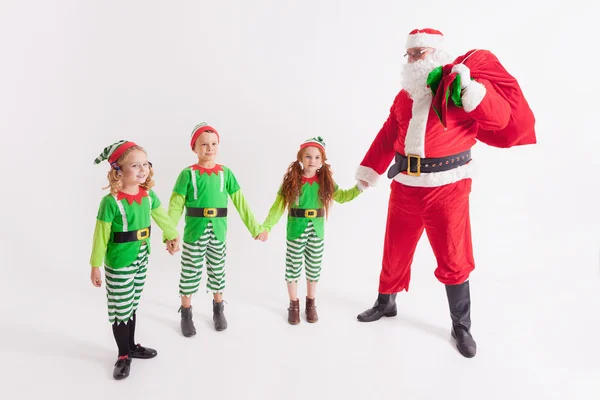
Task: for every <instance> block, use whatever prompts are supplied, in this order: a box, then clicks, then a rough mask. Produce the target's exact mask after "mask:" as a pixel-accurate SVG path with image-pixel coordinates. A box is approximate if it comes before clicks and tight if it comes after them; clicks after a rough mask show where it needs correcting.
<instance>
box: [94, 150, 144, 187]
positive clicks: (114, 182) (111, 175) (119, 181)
mask: <svg viewBox="0 0 600 400" xmlns="http://www.w3.org/2000/svg"><path fill="white" fill-rule="evenodd" d="M134 150H140V151H143V152H144V153H146V150H144V149H143V148H142V147H141V146H133V147H130V148H128V149H127V150H125V152H124V153H123V155H121V157H119V159H118V160H117V161H116V163H117V166H118V167H119V168H121V167H122V166H123V164H124V163H125V159H126V158H127V156H128V155H129V153H131V152H132V151H134ZM146 154H148V153H146ZM119 172H120V171H119V170H117V169H116V168H111V169H110V171H108V174H107V175H106V177H107V178H108V186H106V187H103V188H102V189H103V190H106V189H108V188H110V194H112V195H113V196H116V195H117V193H119V191H120V190H121V189H122V188H123V176H122V175H120V174H119ZM153 176H154V170H153V169H152V165H150V170H149V172H148V177H147V178H146V182H144V183H142V184H141V185H140V187H142V188H144V189H146V190H150V189H152V187H153V186H154V181H153V180H152V177H153Z"/></svg>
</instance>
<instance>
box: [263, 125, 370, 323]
mask: <svg viewBox="0 0 600 400" xmlns="http://www.w3.org/2000/svg"><path fill="white" fill-rule="evenodd" d="M326 160H327V156H326V154H325V142H324V141H323V138H322V137H320V136H319V137H315V138H310V139H308V140H306V141H305V142H304V143H303V144H301V145H300V150H299V151H298V153H297V154H296V160H295V161H294V162H292V163H291V164H290V166H289V168H288V170H287V172H286V174H285V175H284V177H283V183H282V184H281V187H280V189H279V191H278V193H277V198H276V199H275V203H274V204H273V206H272V207H271V209H270V211H269V215H268V216H267V218H266V219H265V222H264V223H263V228H264V231H263V232H262V233H261V234H260V235H259V236H258V237H257V238H258V239H259V240H261V241H265V240H266V239H267V237H268V232H270V231H271V229H272V228H273V226H275V224H277V222H278V221H279V219H280V218H281V216H282V215H283V213H284V212H285V210H286V208H287V209H288V220H287V252H286V273H285V279H286V281H287V284H288V294H289V298H290V306H289V308H288V322H289V323H290V324H292V325H296V324H299V323H300V300H299V299H298V297H297V294H298V293H297V292H298V279H299V278H300V274H301V272H302V258H304V262H305V266H306V267H305V268H306V269H305V274H306V285H307V295H306V309H305V313H306V320H307V321H308V322H311V323H313V322H317V321H318V320H319V317H318V315H317V307H316V305H315V295H316V289H317V282H318V281H319V278H320V276H321V262H322V260H323V252H324V239H325V216H326V215H328V213H329V208H330V206H331V204H332V200H333V201H337V202H338V203H346V202H349V201H351V200H354V199H355V198H356V197H357V196H358V195H359V194H360V193H361V192H362V190H363V189H364V187H363V186H361V184H360V183H358V185H357V186H355V187H353V188H352V189H348V190H342V189H339V187H338V185H337V184H336V183H335V182H334V180H333V176H332V172H331V167H330V166H329V164H327V163H326V162H325V161H326Z"/></svg>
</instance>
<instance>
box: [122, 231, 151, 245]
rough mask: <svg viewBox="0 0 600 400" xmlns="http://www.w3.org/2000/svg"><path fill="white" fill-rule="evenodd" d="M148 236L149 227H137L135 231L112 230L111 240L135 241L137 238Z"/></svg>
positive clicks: (142, 238)
mask: <svg viewBox="0 0 600 400" xmlns="http://www.w3.org/2000/svg"><path fill="white" fill-rule="evenodd" d="M149 237H150V227H147V228H142V229H138V230H137V231H129V232H114V233H113V242H115V243H127V242H137V241H138V240H144V239H148V238H149Z"/></svg>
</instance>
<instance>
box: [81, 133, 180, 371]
mask: <svg viewBox="0 0 600 400" xmlns="http://www.w3.org/2000/svg"><path fill="white" fill-rule="evenodd" d="M103 160H107V161H108V163H109V164H110V167H111V169H110V171H109V172H108V181H109V186H107V187H106V188H105V189H107V188H110V194H107V195H106V196H104V197H103V198H102V201H101V202H100V209H99V210H98V216H97V219H96V228H95V231H94V241H93V247H92V255H91V259H90V264H91V266H92V272H91V280H92V284H93V285H94V286H96V287H100V286H101V285H102V278H101V274H100V267H101V266H102V264H103V262H104V270H105V276H106V297H107V301H108V320H109V322H110V323H111V324H112V331H113V335H114V337H115V341H116V342H117V347H118V349H119V357H118V360H117V362H116V363H115V366H114V371H113V377H114V378H115V379H123V378H127V377H128V376H129V371H130V368H131V359H132V358H153V357H156V355H157V352H156V350H154V349H151V348H149V347H142V346H141V345H139V344H136V343H135V326H136V322H137V317H136V311H137V309H138V306H139V303H140V298H141V295H142V290H143V289H144V283H145V281H146V266H147V264H148V256H149V254H150V219H151V218H152V219H154V221H155V222H156V223H157V224H158V226H159V227H160V228H161V229H162V231H163V232H164V235H165V237H166V238H168V239H170V240H171V242H170V246H171V247H170V249H169V252H170V253H171V254H173V253H174V252H175V251H176V250H177V249H178V247H179V237H178V233H177V229H176V227H175V225H174V224H173V223H172V222H171V219H170V218H169V216H168V214H167V212H166V211H165V209H164V208H162V207H161V204H160V200H159V199H158V197H157V196H156V194H155V193H154V191H153V190H151V189H152V187H153V186H154V181H153V180H152V175H153V174H154V173H153V171H152V164H151V163H150V162H148V158H147V155H146V152H145V151H144V149H142V148H141V147H140V146H138V145H137V144H135V143H133V142H129V141H125V140H121V141H119V142H117V143H114V144H113V145H111V146H108V147H106V148H105V149H104V151H103V152H102V154H100V155H99V156H98V157H97V158H96V159H95V160H94V164H99V163H100V162H102V161H103Z"/></svg>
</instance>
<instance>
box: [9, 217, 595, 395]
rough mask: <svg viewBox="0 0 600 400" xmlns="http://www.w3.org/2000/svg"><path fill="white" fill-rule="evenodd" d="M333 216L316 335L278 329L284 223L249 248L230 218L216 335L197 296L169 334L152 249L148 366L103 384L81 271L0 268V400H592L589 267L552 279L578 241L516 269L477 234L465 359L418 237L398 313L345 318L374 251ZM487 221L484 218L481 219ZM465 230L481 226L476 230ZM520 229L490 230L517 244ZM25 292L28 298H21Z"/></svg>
mask: <svg viewBox="0 0 600 400" xmlns="http://www.w3.org/2000/svg"><path fill="white" fill-rule="evenodd" d="M382 212H383V211H382ZM336 213H337V214H336V215H337V216H336V217H335V219H334V218H333V217H332V219H333V220H334V221H335V222H331V223H330V226H329V231H328V234H329V235H330V236H331V237H334V235H335V236H336V237H339V238H340V241H337V242H335V241H333V240H331V241H329V242H328V245H327V252H326V257H325V264H324V272H323V275H322V282H321V284H320V288H319V296H318V303H317V304H318V311H319V315H320V321H319V322H318V323H316V324H309V323H307V322H306V321H305V320H304V319H303V321H302V322H301V323H300V325H298V326H290V325H288V324H287V322H286V307H287V299H286V292H285V285H284V282H283V280H282V273H283V271H282V267H281V265H280V262H279V261H280V260H281V258H282V256H283V251H284V249H283V238H282V237H281V236H282V234H283V229H284V224H280V225H278V226H277V228H276V230H275V232H274V233H273V236H272V238H271V241H270V242H267V243H266V244H263V243H258V242H252V241H251V239H248V237H247V235H246V233H244V232H243V231H242V230H241V229H239V228H241V227H240V226H239V225H238V223H239V222H233V221H235V220H234V219H232V225H233V228H232V232H231V233H230V245H229V258H228V260H229V261H228V280H227V282H228V287H227V292H226V300H227V304H226V315H227V318H228V321H229V328H228V329H227V330H226V331H224V332H216V331H214V329H213V327H212V319H211V318H212V314H211V297H210V295H208V294H205V293H202V294H200V295H199V296H198V297H197V298H196V299H195V302H194V305H195V316H194V318H195V323H196V327H197V330H198V334H197V335H196V336H195V337H193V338H184V337H183V336H182V335H181V333H180V331H179V314H178V313H177V310H178V296H177V293H176V290H177V279H178V259H177V258H171V257H170V256H169V255H168V254H167V253H166V252H164V251H163V249H162V248H160V244H159V243H158V242H153V243H154V244H155V251H154V253H153V256H152V258H151V264H150V270H149V271H150V272H149V274H148V281H147V286H146V289H145V292H144V295H143V300H142V303H141V308H140V310H139V314H138V315H139V317H138V318H139V322H138V328H137V333H138V334H137V341H139V342H141V343H142V344H145V345H148V346H150V347H154V348H156V349H157V350H158V351H159V355H158V357H156V358H155V359H152V360H134V362H133V364H132V370H131V375H130V377H129V378H128V379H126V380H124V381H119V382H117V381H114V380H113V378H112V376H111V374H112V366H113V363H114V361H115V358H116V347H115V345H114V341H113V338H112V334H111V330H110V325H109V324H108V322H107V321H106V320H105V316H106V311H105V302H104V288H102V289H96V288H93V287H92V286H91V284H90V283H89V281H88V273H89V272H88V267H86V266H85V265H81V268H77V267H75V266H73V265H56V264H55V263H46V262H45V261H44V260H46V259H49V258H51V259H53V258H54V257H45V258H44V256H42V255H40V254H37V253H34V254H30V255H29V258H28V259H29V262H31V264H23V265H20V266H19V267H18V268H11V269H6V270H5V271H4V272H3V275H4V276H3V278H2V295H3V296H7V298H12V299H13V300H14V299H16V298H17V299H18V302H17V303H15V302H14V301H13V302H12V305H11V303H10V302H9V303H7V302H4V301H3V302H2V304H4V305H6V304H9V306H7V307H6V308H5V309H4V311H3V316H2V327H3V328H2V340H1V341H0V351H1V353H2V359H3V372H2V375H3V382H4V383H3V388H2V392H3V393H12V394H13V395H14V396H15V397H11V398H18V399H38V398H45V397H46V396H48V395H50V394H51V395H53V396H54V395H60V396H61V397H62V396H78V397H79V396H85V398H87V399H106V398H111V396H115V395H116V393H119V395H120V396H121V395H122V396H123V397H124V398H129V396H133V397H132V398H144V399H166V398H222V399H241V398H251V399H281V398H288V399H306V398H315V399H330V398H336V399H337V398H340V399H343V398H350V399H365V398H405V399H432V398H446V399H462V400H465V399H507V398H510V399H513V398H514V399H532V398H536V399H564V398H569V399H595V398H598V397H597V396H598V394H600V383H599V379H598V376H599V372H600V368H599V365H600V364H599V362H598V360H599V359H600V352H599V349H600V347H599V344H598V343H599V341H598V337H599V336H598V328H599V326H600V324H599V313H598V306H599V304H598V293H599V289H600V288H599V285H598V279H597V275H598V271H595V272H591V274H594V275H596V279H582V278H581V277H576V276H570V275H569V274H570V273H569V268H573V270H574V268H576V267H577V265H576V264H572V265H569V264H566V263H565V264H564V269H563V271H564V274H559V273H557V272H558V271H560V264H561V263H562V260H561V259H560V255H561V254H563V255H564V256H567V254H566V252H567V250H566V249H569V248H571V249H575V246H576V245H577V243H579V245H580V246H585V244H584V243H581V242H576V241H575V242H570V243H569V242H566V241H565V242H562V246H563V247H561V246H558V243H547V244H542V243H538V244H535V243H534V244H533V245H532V246H533V247H531V246H530V247H528V250H527V251H530V252H532V253H537V254H539V255H540V256H541V258H540V260H539V261H540V262H539V263H538V264H532V263H529V262H525V261H519V260H528V259H530V258H527V257H524V256H523V254H522V253H521V252H522V251H524V249H525V248H527V246H517V247H516V248H515V250H514V251H503V250H502V251H493V250H492V249H491V248H489V247H488V246H491V243H490V241H491V239H492V237H491V236H493V234H492V233H490V231H487V229H486V231H487V233H486V237H483V234H481V235H479V238H478V239H477V238H476V240H475V244H476V249H479V250H478V251H477V252H476V256H477V257H478V268H477V270H476V273H474V274H473V275H472V279H471V285H472V299H473V309H472V314H473V334H474V337H475V338H476V340H477V343H478V347H479V349H478V354H477V356H476V357H475V358H473V359H465V358H463V357H462V356H461V355H460V354H459V353H458V352H457V351H456V350H455V348H454V346H453V344H452V340H451V337H450V334H449V327H450V319H449V315H448V310H447V303H446V299H445V292H444V288H443V286H442V285H441V284H440V283H438V282H437V281H436V280H435V278H434V277H433V266H434V259H433V257H432V255H431V251H430V249H429V246H428V243H427V242H426V241H423V242H421V244H420V246H419V248H418V251H417V255H416V257H415V265H414V268H413V280H412V287H411V290H410V292H409V293H401V294H399V295H398V307H399V315H398V316H397V317H395V318H388V319H383V320H380V321H378V322H374V323H369V324H365V323H359V322H358V321H357V320H356V314H358V313H359V312H361V311H363V310H364V309H366V308H368V307H369V306H371V304H372V303H373V301H374V300H375V296H376V291H377V278H378V273H379V265H378V263H379V261H378V259H379V258H380V255H379V254H375V255H373V256H372V258H373V259H374V261H372V262H369V257H370V255H369V254H368V250H367V251H349V249H352V248H360V247H361V244H360V241H359V239H358V238H356V237H354V236H349V235H345V234H344V230H347V229H348V226H349V224H350V222H348V221H346V220H345V218H346V217H350V215H351V214H352V213H356V210H355V209H353V208H352V206H351V205H348V206H347V207H346V210H344V208H343V207H338V208H337V210H336ZM475 213H476V212H475ZM499 218H500V217H499V216H496V217H495V216H494V215H490V216H489V218H488V219H487V220H486V222H487V223H492V224H497V223H500V221H499ZM497 219H498V220H497ZM504 220H505V218H504ZM380 222H383V221H380ZM505 222H506V223H510V221H506V220H505ZM474 227H476V228H477V229H476V230H477V231H481V230H482V229H483V227H484V225H483V224H481V225H479V224H474ZM238 229H239V230H238ZM474 230H475V228H474ZM480 233H481V232H480ZM524 234H525V233H523V232H521V233H519V232H513V233H512V234H511V233H510V232H508V231H507V233H506V234H504V233H501V232H500V233H497V234H495V235H496V236H497V237H496V239H497V240H499V242H502V243H510V241H511V240H515V243H517V242H521V240H522V239H524V238H523V237H522V236H523V235H524ZM560 236H562V237H563V238H566V237H567V236H568V235H560ZM511 238H512V239H511ZM155 239H157V238H155ZM373 240H377V239H376V238H374V239H373ZM557 240H558V241H562V239H560V238H557ZM590 244H591V243H590ZM247 246H248V247H247ZM477 246H478V247H477ZM242 248H244V249H247V250H246V254H242V252H241V251H240V250H241V249H242ZM561 248H562V250H561ZM544 249H545V250H544ZM86 250H87V249H86ZM372 250H373V251H375V250H376V249H372ZM84 254H85V251H82V252H81V254H79V253H78V254H77V255H70V256H65V257H66V258H65V260H66V262H67V263H70V262H72V258H74V257H79V258H81V257H83V256H84ZM595 256H597V255H595ZM261 258H262V259H263V260H264V262H262V263H261V262H257V261H256V259H261ZM579 258H580V262H582V263H584V262H586V261H589V260H584V259H583V256H580V257H579ZM552 260H554V261H552ZM592 262H597V259H596V260H592ZM34 263H35V265H37V266H35V265H34ZM544 271H546V272H544ZM580 271H581V270H580ZM66 272H68V273H66ZM590 276H591V275H590ZM31 282H33V284H32V286H31V287H32V288H34V289H32V291H31V292H30V293H27V294H26V295H22V293H23V291H22V288H23V287H26V286H27V284H28V283H30V284H31ZM203 282H204V281H203ZM304 294H305V289H304V288H303V290H302V291H301V296H303V295H304ZM13 296H16V297H13ZM7 398H8V397H7ZM67 398H69V397H67Z"/></svg>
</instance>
